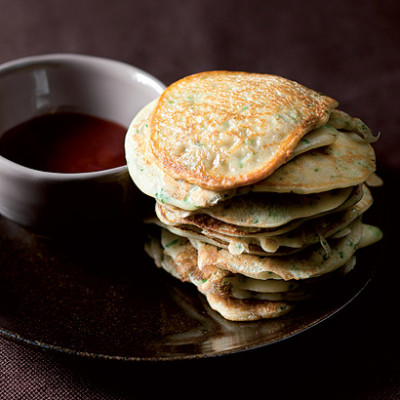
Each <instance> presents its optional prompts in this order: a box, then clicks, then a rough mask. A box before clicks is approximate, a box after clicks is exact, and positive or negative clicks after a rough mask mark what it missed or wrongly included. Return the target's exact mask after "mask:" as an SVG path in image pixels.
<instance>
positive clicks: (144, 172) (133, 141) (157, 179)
mask: <svg viewBox="0 0 400 400" xmlns="http://www.w3.org/2000/svg"><path fill="white" fill-rule="evenodd" d="M157 101H158V100H157V99H156V100H153V101H152V102H151V103H149V104H148V105H146V106H145V107H144V108H143V109H142V110H141V111H140V112H139V113H138V114H137V115H136V117H135V118H134V119H133V121H132V123H131V124H130V126H129V130H128V133H127V136H126V140H125V151H126V159H127V165H128V169H129V173H130V175H131V177H132V179H133V181H134V182H135V184H136V186H138V188H139V189H140V190H141V191H142V192H143V193H145V194H147V195H148V196H151V197H153V198H155V199H157V200H158V201H160V202H162V203H164V204H169V205H173V206H176V207H179V208H181V209H183V210H188V211H193V210H197V209H199V208H205V207H211V206H213V205H215V204H217V203H219V202H221V201H224V200H226V199H228V198H231V197H233V196H236V195H239V194H243V193H247V192H249V191H250V190H251V187H241V188H236V189H227V190H223V191H216V190H209V189H204V188H201V187H200V186H197V185H193V184H190V183H188V182H186V181H185V180H183V179H175V178H173V177H171V176H170V175H168V174H167V173H166V172H165V171H164V170H163V169H161V168H160V167H159V166H158V165H157V163H156V160H155V157H154V155H153V153H152V152H151V151H149V149H148V140H149V135H150V117H151V114H152V112H153V111H154V108H155V106H156V104H157ZM337 135H338V133H337V131H336V130H335V129H332V128H330V129H328V128H326V127H325V126H324V127H321V128H318V129H316V130H313V131H311V132H309V133H308V134H307V135H306V136H304V137H303V138H302V139H301V140H300V141H299V143H298V144H297V146H296V147H295V149H294V150H293V152H292V154H291V156H290V158H289V159H293V158H295V157H297V156H298V155H300V154H302V153H305V152H307V151H309V150H312V149H316V148H319V147H322V146H327V145H329V144H332V143H333V142H334V141H335V140H336V138H337Z"/></svg>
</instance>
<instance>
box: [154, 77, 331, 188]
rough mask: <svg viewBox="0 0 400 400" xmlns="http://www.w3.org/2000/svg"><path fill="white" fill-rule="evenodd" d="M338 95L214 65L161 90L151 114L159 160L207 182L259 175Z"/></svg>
mask: <svg viewBox="0 0 400 400" xmlns="http://www.w3.org/2000/svg"><path fill="white" fill-rule="evenodd" d="M336 106H337V102H336V101H335V100H333V99H331V98H330V97H327V96H324V95H321V94H319V93H317V92H315V91H313V90H310V89H308V88H306V87H305V86H302V85H300V84H298V83H296V82H293V81H290V80H288V79H285V78H282V77H278V76H274V75H267V74H257V73H247V72H233V71H209V72H203V73H199V74H195V75H191V76H188V77H186V78H183V79H181V80H179V81H177V82H175V83H173V84H172V85H171V86H169V87H168V88H167V89H166V90H165V91H164V93H163V94H162V95H161V96H160V98H159V101H158V103H157V105H156V107H155V110H154V112H153V114H152V118H151V134H150V147H151V150H152V152H153V154H154V156H155V158H156V162H157V163H158V165H160V167H161V168H162V169H164V170H165V171H166V172H167V173H168V174H170V175H171V176H173V177H175V178H180V179H184V180H186V181H187V182H190V183H192V184H195V185H198V186H200V187H203V188H207V189H214V190H224V189H228V188H235V187H240V186H245V185H249V184H252V183H255V182H257V181H259V180H261V179H264V178H266V177H267V176H269V175H270V174H272V173H273V172H274V170H276V169H277V168H278V167H279V166H280V165H282V164H283V163H284V162H286V161H287V160H288V159H289V158H290V156H291V153H292V151H293V149H294V148H295V147H296V145H297V143H298V142H299V140H300V139H301V138H302V137H303V136H304V135H305V134H306V133H308V132H309V131H310V130H312V129H315V128H318V127H320V126H322V125H324V124H325V123H326V122H327V120H328V118H329V116H330V113H331V111H332V109H333V108H335V107H336Z"/></svg>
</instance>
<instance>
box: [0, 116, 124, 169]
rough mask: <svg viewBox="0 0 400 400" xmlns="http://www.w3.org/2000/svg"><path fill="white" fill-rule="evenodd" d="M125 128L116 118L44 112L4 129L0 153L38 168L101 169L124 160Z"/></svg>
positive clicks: (108, 167) (121, 162) (20, 162)
mask: <svg viewBox="0 0 400 400" xmlns="http://www.w3.org/2000/svg"><path fill="white" fill-rule="evenodd" d="M126 131H127V128H126V127H124V126H122V125H119V124H117V123H115V122H111V121H106V120H103V119H101V118H97V117H93V116H90V115H86V114H80V113H75V112H57V113H54V114H45V115H42V116H39V117H36V118H33V119H31V120H29V121H27V122H24V123H22V124H20V125H18V126H16V127H14V128H12V129H10V130H9V131H7V132H5V133H4V134H3V135H2V136H1V138H0V154H1V155H2V156H3V157H5V158H8V159H9V160H11V161H14V162H16V163H18V164H20V165H23V166H25V167H29V168H33V169H37V170H41V171H48V172H63V173H78V172H94V171H101V170H105V169H110V168H115V167H120V166H122V165H125V164H126V159H125V150H124V141H125V134H126Z"/></svg>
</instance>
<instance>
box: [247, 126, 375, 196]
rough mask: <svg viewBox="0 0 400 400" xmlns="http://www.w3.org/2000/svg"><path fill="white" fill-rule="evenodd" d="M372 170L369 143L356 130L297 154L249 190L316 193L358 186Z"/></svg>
mask: <svg viewBox="0 0 400 400" xmlns="http://www.w3.org/2000/svg"><path fill="white" fill-rule="evenodd" d="M332 129H334V128H332ZM375 169H376V165H375V152H374V149H373V148H372V146H371V145H370V144H369V143H368V142H366V141H365V140H363V139H362V138H360V136H358V135H357V134H356V133H343V132H339V134H338V137H337V139H336V141H335V142H333V143H332V144H330V145H329V146H326V147H322V148H318V149H314V150H310V151H308V152H306V153H303V154H301V155H299V156H298V157H296V158H295V159H294V160H291V161H290V162H288V163H287V164H285V165H283V166H281V167H280V168H279V169H278V170H277V171H275V173H274V174H273V175H271V176H270V177H268V178H267V179H265V180H263V181H261V182H258V183H256V184H255V185H254V187H253V188H252V191H255V192H275V193H288V192H293V193H300V194H308V193H319V192H323V191H327V190H332V189H338V188H343V187H349V186H354V185H359V184H361V183H363V182H365V181H366V180H367V179H368V178H369V176H370V175H372V174H373V173H374V172H375Z"/></svg>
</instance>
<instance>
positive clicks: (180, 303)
mask: <svg viewBox="0 0 400 400" xmlns="http://www.w3.org/2000/svg"><path fill="white" fill-rule="evenodd" d="M137 224H139V223H137ZM134 231H139V232H142V231H143V228H142V227H141V226H140V224H139V226H137V227H136V229H134ZM143 236H144V235H143V234H142V235H141V237H140V239H137V238H135V236H134V233H130V234H129V233H125V234H118V235H117V234H116V235H114V236H113V235H108V236H107V235H104V236H102V235H100V236H99V237H97V238H94V237H92V238H91V239H90V240H87V239H86V240H82V239H75V240H73V239H71V240H66V239H63V240H50V239H46V238H41V237H38V236H36V235H34V234H32V233H30V232H28V231H26V230H24V229H23V228H21V227H19V226H17V225H15V224H14V223H12V222H10V221H8V220H6V219H5V218H2V217H0V246H1V248H0V333H1V334H2V335H5V336H7V337H9V338H12V339H15V340H20V341H22V342H25V343H28V344H31V345H35V346H40V347H43V348H47V349H54V350H58V351H61V352H66V353H71V354H75V355H79V356H86V357H97V358H111V359H123V360H132V361H152V360H178V359H191V358H201V357H211V356H215V355H222V354H229V353H233V352H239V351H243V350H248V349H254V348H257V347H260V346H265V345H269V344H272V343H275V342H278V341H280V340H283V339H287V338H289V337H291V336H293V335H295V334H298V333H299V332H302V331H304V330H306V329H309V328H311V327H313V326H315V325H316V324H318V323H319V322H321V321H323V320H325V319H326V318H327V317H329V316H331V315H333V314H334V313H335V312H337V311H338V310H340V309H341V308H343V307H344V306H345V305H346V304H348V303H349V302H350V301H351V300H352V299H354V298H355V297H356V296H357V295H358V294H359V293H360V292H361V290H362V289H363V288H364V287H365V285H366V284H367V283H368V281H369V280H370V279H371V276H372V274H373V272H374V271H373V267H372V265H375V266H376V263H374V262H369V261H368V260H367V258H366V257H362V258H360V259H359V260H358V265H357V268H356V269H355V270H354V271H353V272H352V273H351V274H349V275H348V276H347V277H346V279H345V281H344V282H343V286H342V287H341V288H340V290H337V289H334V290H333V291H332V292H327V293H324V295H323V296H320V297H318V298H314V299H313V300H312V301H311V302H309V303H304V304H303V305H301V306H299V307H298V308H297V309H295V311H294V312H292V313H291V314H289V315H288V316H286V317H284V318H280V319H276V320H264V321H256V322H246V323H237V322H230V321H226V320H225V319H223V318H222V317H221V316H220V315H219V314H217V313H216V312H214V311H213V310H211V309H210V307H209V306H208V305H207V304H206V302H205V300H204V298H203V296H202V295H201V294H199V293H198V292H197V290H196V288H195V287H194V286H192V285H190V284H185V283H182V282H180V281H178V280H176V279H174V278H172V277H170V276H169V275H167V274H166V273H165V272H164V271H163V270H160V269H157V268H156V267H155V266H154V264H153V262H152V260H151V259H150V258H148V256H147V255H146V254H145V253H144V251H143V241H144V237H143ZM362 252H365V253H364V254H368V253H367V249H365V250H362Z"/></svg>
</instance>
